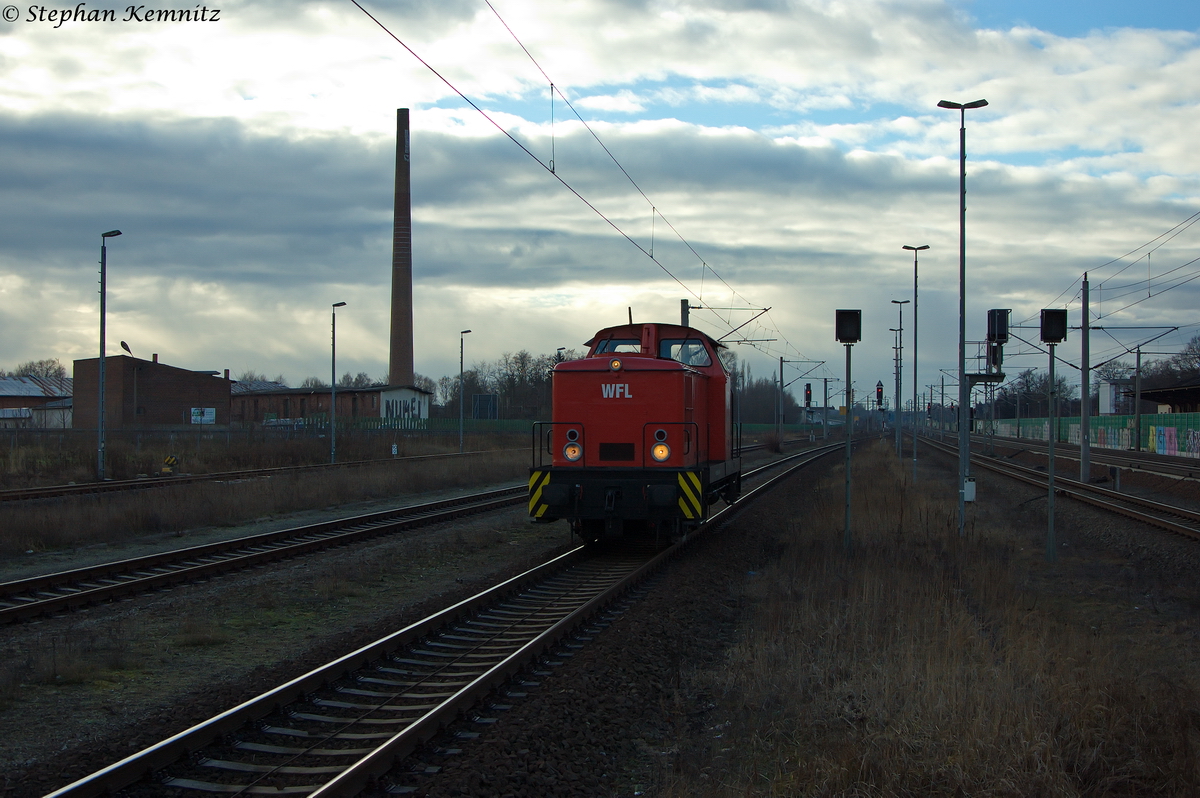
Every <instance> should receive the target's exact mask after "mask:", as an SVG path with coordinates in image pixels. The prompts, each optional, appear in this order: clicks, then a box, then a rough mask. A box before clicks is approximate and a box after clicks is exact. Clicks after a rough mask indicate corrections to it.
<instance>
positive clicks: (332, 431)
mask: <svg viewBox="0 0 1200 798" xmlns="http://www.w3.org/2000/svg"><path fill="white" fill-rule="evenodd" d="M344 307H346V303H345V302H334V303H333V310H332V311H330V312H331V313H332V314H333V318H332V319H331V326H330V332H331V336H332V338H331V346H330V350H331V352H332V353H333V359H332V368H331V369H330V372H331V373H330V376H331V377H332V379H331V380H330V381H329V462H331V463H336V462H337V309H338V308H344Z"/></svg>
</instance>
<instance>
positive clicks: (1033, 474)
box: [929, 441, 1200, 540]
mask: <svg viewBox="0 0 1200 798" xmlns="http://www.w3.org/2000/svg"><path fill="white" fill-rule="evenodd" d="M929 443H930V444H931V445H932V446H933V447H934V448H936V449H939V450H941V451H943V452H946V453H953V452H954V451H956V449H955V448H954V447H951V446H949V445H947V444H945V443H941V442H939V441H929ZM971 461H972V462H974V463H977V464H978V465H980V466H982V467H983V468H986V469H988V470H989V471H994V472H996V473H998V474H1003V475H1004V476H1007V477H1011V478H1012V479H1016V480H1019V481H1021V482H1025V483H1027V484H1029V485H1035V486H1037V487H1040V488H1045V487H1046V486H1047V477H1046V475H1045V472H1042V471H1038V470H1037V469H1034V468H1029V467H1027V466H1022V465H1017V464H1016V463H1005V462H1002V461H1000V460H999V459H997V458H993V457H988V456H987V455H982V454H972V455H971ZM1054 485H1055V490H1054V492H1055V494H1058V495H1062V496H1069V497H1070V498H1072V499H1076V500H1078V501H1081V502H1084V503H1086V504H1090V505H1092V506H1094V507H1099V508H1101V509H1104V510H1108V511H1110V512H1114V513H1118V514H1120V515H1124V516H1125V517H1127V518H1132V519H1134V520H1137V521H1141V522H1143V523H1146V524H1150V525H1152V526H1156V527H1159V528H1160V529H1165V530H1167V531H1169V532H1174V533H1175V534H1178V535H1183V536H1185V537H1189V538H1193V539H1196V540H1200V513H1198V512H1195V511H1193V510H1189V509H1187V508H1185V507H1177V506H1175V505H1170V504H1165V503H1163V502H1157V501H1154V500H1152V499H1145V498H1142V497H1140V496H1134V495H1131V494H1128V493H1119V492H1117V491H1115V490H1111V489H1109V488H1102V487H1099V486H1098V485H1090V484H1085V483H1083V482H1080V481H1078V480H1075V479H1070V478H1068V477H1064V476H1061V475H1059V474H1055V477H1054ZM1128 505H1133V507H1130V506H1128ZM1135 507H1137V508H1142V509H1140V510H1139V509H1134V508H1135ZM1155 513H1161V514H1162V515H1156V514H1155ZM1164 515H1166V516H1174V517H1175V518H1182V519H1185V520H1187V521H1191V522H1193V523H1194V524H1196V525H1197V526H1187V525H1185V524H1181V523H1179V522H1178V521H1175V520H1172V519H1171V518H1166V517H1163V516H1164Z"/></svg>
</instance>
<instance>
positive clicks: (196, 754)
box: [48, 444, 842, 798]
mask: <svg viewBox="0 0 1200 798" xmlns="http://www.w3.org/2000/svg"><path fill="white" fill-rule="evenodd" d="M841 448H842V445H841V444H836V445H834V446H827V447H821V448H819V449H814V450H809V451H806V452H803V453H801V454H797V455H792V456H791V457H789V458H786V460H787V461H789V462H790V463H791V467H790V468H788V469H786V470H785V471H784V472H783V473H781V474H778V475H777V476H775V477H774V478H772V479H770V480H768V481H766V482H764V483H763V484H761V485H759V486H758V487H755V488H753V489H751V490H749V491H748V492H747V493H746V495H745V496H744V497H743V499H742V500H741V501H739V502H738V503H737V504H736V505H734V506H733V507H726V508H724V509H723V510H721V511H720V512H718V513H717V514H715V515H714V516H713V517H712V518H711V519H710V520H709V522H708V523H707V524H705V525H704V526H703V527H701V529H700V531H699V532H697V533H695V534H691V535H688V536H686V537H685V538H683V539H682V540H681V541H679V542H678V543H676V544H674V545H673V546H671V547H670V548H668V549H666V550H664V551H661V552H654V551H650V550H649V549H648V548H647V547H645V546H641V547H632V548H625V549H617V548H611V549H604V548H597V549H585V548H584V547H579V548H576V549H574V550H572V551H569V552H567V553H565V554H562V555H560V556H559V557H556V558H555V559H553V560H551V561H550V562H547V563H545V564H543V565H540V566H538V567H536V568H534V569H532V570H530V571H527V572H526V573H524V574H521V575H519V576H517V577H514V578H512V579H510V580H507V581H506V582H503V583H502V584H500V585H497V586H495V587H493V588H490V589H488V590H486V591H483V592H481V593H479V594H477V595H476V596H473V597H471V598H469V599H466V600H465V601H462V602H460V603H458V604H455V605H454V606H452V607H449V608H447V609H445V610H442V611H441V612H438V613H436V614H434V615H431V616H430V617H428V618H426V619H424V620H421V621H419V622H417V623H415V624H412V625H411V626H408V627H406V628H405V629H402V630H400V631H397V632H395V633H393V634H391V635H388V636H387V637H384V638H382V639H380V640H378V641H376V642H374V643H371V644H370V645H368V646H365V647H363V648H361V649H359V650H357V651H354V652H352V653H350V654H347V655H345V656H343V657H341V658H339V659H337V660H335V661H334V662H331V663H329V664H328V665H325V666H322V667H321V668H318V669H316V670H314V671H311V672H309V673H307V674H305V675H303V676H300V677H298V678H296V679H293V680H292V681H290V682H288V683H287V684H284V685H281V686H279V687H277V688H275V689H273V690H270V691H268V692H267V693H264V694H263V695H260V696H258V697H257V698H254V699H252V700H250V701H247V702H245V703H244V704H241V705H240V706H237V707H235V708H233V709H230V710H228V711H226V712H224V713H222V714H220V715H218V716H216V717H215V718H212V719H210V720H208V721H206V722H204V723H201V724H198V725H196V726H194V727H192V728H191V729H188V730H187V731H184V732H182V733H180V734H178V735H176V736H174V737H172V738H170V739H168V740H165V741H163V742H161V743H158V744H157V745H154V746H151V747H150V748H147V749H145V750H143V751H141V752H139V753H138V754H135V755H133V756H131V757H129V758H127V759H125V760H123V761H121V762H118V763H116V764H113V765H110V766H109V767H107V768H104V769H102V770H100V771H97V772H96V773H94V774H92V775H91V776H88V777H86V778H84V779H81V780H80V781H77V782H75V783H74V784H71V785H68V786H66V787H63V788H62V789H60V790H57V791H56V792H54V793H51V795H50V796H48V798H80V797H82V796H98V795H104V794H108V793H114V792H116V791H118V790H126V792H124V793H121V794H123V795H130V796H140V795H150V794H160V793H161V791H162V790H163V789H164V788H166V789H174V790H182V791H184V792H183V794H189V795H191V794H194V795H204V794H208V795H218V794H225V795H229V794H237V795H287V794H294V795H311V796H314V798H333V796H349V795H354V794H357V793H358V792H359V791H361V790H362V789H364V787H366V786H367V785H368V784H374V785H375V786H376V787H378V786H380V783H379V782H378V781H377V780H378V779H380V778H382V777H384V776H385V774H387V773H388V771H389V770H391V769H392V768H393V767H394V765H395V764H396V763H398V762H399V761H401V760H403V759H404V758H405V757H407V756H408V755H409V754H411V753H412V752H414V751H416V750H417V749H418V748H419V747H420V746H422V745H424V744H425V743H426V742H427V741H428V740H429V739H430V738H432V737H433V735H434V734H436V733H437V732H438V731H439V730H440V729H442V728H443V727H444V726H446V725H447V724H449V723H450V722H451V721H453V720H455V719H457V718H458V717H460V716H461V715H463V714H464V713H468V712H472V711H474V712H476V713H477V714H476V715H475V717H474V719H475V720H476V722H484V723H486V722H490V721H492V720H494V718H493V717H489V715H494V714H496V713H499V712H503V711H504V709H505V708H506V707H507V704H506V703H505V702H508V701H513V700H520V699H521V698H522V697H523V694H524V691H525V690H526V689H528V688H531V687H534V686H536V682H537V680H538V679H540V678H542V677H543V676H545V675H548V673H549V672H550V669H552V668H553V667H554V665H555V664H557V663H560V662H561V660H562V658H565V657H569V656H571V655H572V654H573V653H574V651H575V650H577V649H578V648H581V647H582V646H584V645H586V643H587V642H588V640H589V639H591V638H592V637H593V636H594V635H596V634H599V633H600V632H601V631H602V630H603V629H604V627H605V626H606V625H607V622H608V621H607V619H606V616H605V614H604V613H605V612H606V611H607V612H611V610H610V609H609V608H611V607H612V606H613V604H614V602H616V601H618V600H619V599H620V597H622V596H627V595H628V594H629V591H631V590H632V589H634V588H635V587H636V586H637V585H639V584H640V583H642V582H643V581H644V580H646V579H647V578H649V577H650V576H651V575H653V574H654V573H656V572H657V571H658V570H659V569H660V568H661V567H662V566H663V565H664V564H665V563H667V562H668V561H669V560H670V559H671V558H673V557H675V556H678V555H679V554H680V553H681V552H682V551H683V550H684V549H685V548H686V547H687V546H688V544H689V543H690V542H691V541H692V540H695V539H696V538H697V537H698V535H699V534H700V533H702V532H704V531H705V530H709V529H713V528H715V527H716V526H718V525H720V524H722V523H724V522H725V521H727V520H729V519H730V518H731V517H732V515H733V514H734V513H735V512H737V510H738V509H739V508H741V507H742V506H744V505H745V504H747V503H749V502H751V501H753V499H754V498H755V497H756V496H759V495H761V494H762V493H763V492H765V491H767V490H769V489H770V488H771V487H772V486H774V485H775V484H777V483H778V482H779V481H781V480H782V479H784V478H786V477H787V476H789V475H791V474H792V473H793V472H794V471H796V470H798V469H800V468H803V467H804V466H806V465H808V464H810V463H811V462H813V461H814V460H816V459H818V458H820V457H821V456H823V455H825V454H828V453H830V452H833V451H839V450H840V449H841ZM778 465H780V462H776V463H774V464H772V465H770V466H766V467H764V468H762V469H756V470H755V471H753V472H748V473H747V474H746V476H747V477H752V476H754V475H756V474H761V473H762V472H763V471H765V470H767V469H768V468H774V467H776V466H778ZM498 688H505V689H504V692H503V693H498V692H497V690H498ZM489 697H492V703H491V704H486V705H484V704H481V702H483V701H485V700H486V699H488V698H489ZM481 707H482V708H481ZM383 789H388V790H389V791H392V792H404V791H405V785H401V784H395V785H390V787H389V786H384V787H383Z"/></svg>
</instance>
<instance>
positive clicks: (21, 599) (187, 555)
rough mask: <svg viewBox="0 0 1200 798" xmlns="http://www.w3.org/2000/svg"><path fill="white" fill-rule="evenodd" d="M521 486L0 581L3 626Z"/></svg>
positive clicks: (357, 536) (502, 495)
mask: <svg viewBox="0 0 1200 798" xmlns="http://www.w3.org/2000/svg"><path fill="white" fill-rule="evenodd" d="M806 451H808V450H806ZM801 454H803V453H801ZM793 456H795V455H793ZM786 459H787V458H784V459H783V460H779V461H776V463H775V464H778V463H780V462H785V461H786ZM775 464H772V465H768V466H765V468H771V467H774V465H775ZM751 473H754V472H747V474H746V475H747V476H748V475H750V474H751ZM525 490H526V489H525V487H524V486H521V487H513V488H504V489H500V490H496V491H487V492H484V493H478V494H471V495H467V496H460V497H456V498H453V499H446V500H442V501H438V502H428V503H425V504H420V505H412V506H408V507H402V508H397V509H395V510H385V511H382V512H377V513H370V514H367V515H361V516H354V517H350V518H341V519H336V520H334V521H326V522H322V523H318V524H309V525H307V526H302V527H293V528H290V529H283V530H279V531H276V532H265V533H262V534H259V535H251V536H249V537H243V538H235V539H232V540H225V541H218V542H216V543H209V544H205V545H201V546H192V547H188V548H184V549H175V550H172V551H166V552H160V553H157V554H150V555H146V556H144V557H135V558H131V559H127V560H119V561H115V562H107V563H100V564H97V565H92V566H87V567H85V568H77V569H74V570H70V571H61V572H58V573H52V574H43V575H39V576H33V577H29V578H27V579H20V580H15V581H11V582H5V583H0V625H3V624H5V623H15V622H20V621H26V620H30V619H32V618H36V617H40V616H43V615H47V614H52V613H57V612H64V611H68V610H73V609H78V608H79V607H83V606H87V605H91V604H98V603H101V602H104V601H110V600H112V599H116V598H121V597H124V596H129V595H134V594H137V593H143V592H147V591H150V590H158V589H162V588H166V587H171V586H174V585H179V584H184V583H187V582H191V581H196V580H199V579H206V578H210V577H213V576H217V575H222V574H226V573H229V572H232V571H237V570H241V569H244V568H248V567H252V566H255V565H260V564H262V563H266V562H272V561H276V560H282V559H288V558H291V557H295V556H300V555H303V554H308V553H311V552H314V551H319V550H321V549H325V548H331V547H333V546H340V545H345V544H347V543H352V542H357V541H359V540H364V539H367V538H371V537H376V536H378V535H383V534H390V533H393V532H399V531H403V530H405V529H411V528H413V527H415V526H421V525H426V524H431V523H437V522H440V521H447V520H452V519H453V518H457V517H460V516H463V515H468V514H474V513H480V512H488V511H490V510H493V509H498V508H500V507H504V506H508V505H511V504H518V503H520V502H521V501H522V500H523V499H524V497H525Z"/></svg>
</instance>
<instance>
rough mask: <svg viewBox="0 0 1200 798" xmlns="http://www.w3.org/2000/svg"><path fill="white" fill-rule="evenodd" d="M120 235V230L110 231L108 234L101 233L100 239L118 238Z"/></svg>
mask: <svg viewBox="0 0 1200 798" xmlns="http://www.w3.org/2000/svg"><path fill="white" fill-rule="evenodd" d="M119 235H121V231H120V230H109V231H108V232H107V233H101V234H100V237H101V238H116V237H117V236H119Z"/></svg>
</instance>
